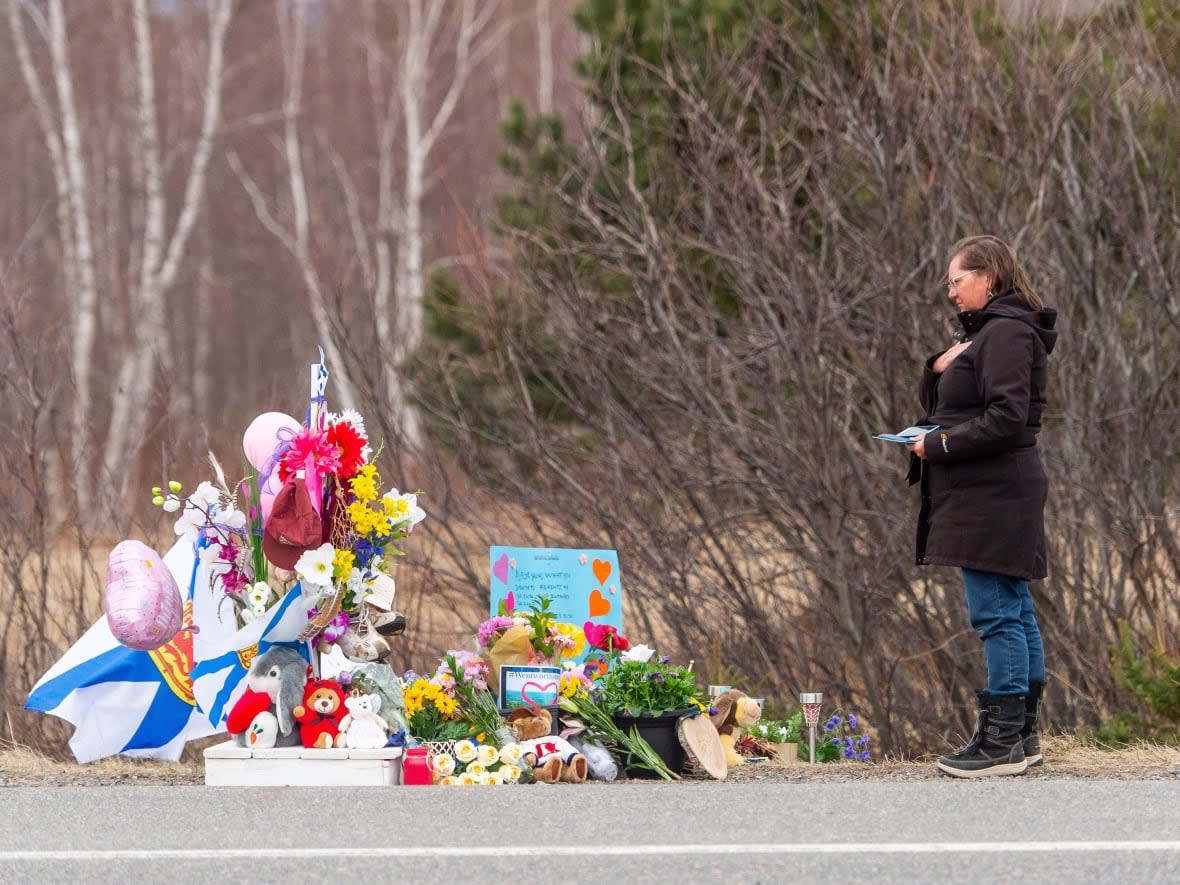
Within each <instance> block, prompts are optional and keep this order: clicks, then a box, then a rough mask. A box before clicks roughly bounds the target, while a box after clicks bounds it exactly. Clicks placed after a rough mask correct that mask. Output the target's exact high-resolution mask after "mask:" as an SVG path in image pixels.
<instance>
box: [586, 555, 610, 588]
mask: <svg viewBox="0 0 1180 885" xmlns="http://www.w3.org/2000/svg"><path fill="white" fill-rule="evenodd" d="M590 568H591V569H592V570H593V572H594V577H595V578H597V579H598V583H599V584H605V583H606V579H607V578H609V577H610V563H609V562H607V561H606V560H605V559H596V560H594V564H593V565H592V566H591V567H590Z"/></svg>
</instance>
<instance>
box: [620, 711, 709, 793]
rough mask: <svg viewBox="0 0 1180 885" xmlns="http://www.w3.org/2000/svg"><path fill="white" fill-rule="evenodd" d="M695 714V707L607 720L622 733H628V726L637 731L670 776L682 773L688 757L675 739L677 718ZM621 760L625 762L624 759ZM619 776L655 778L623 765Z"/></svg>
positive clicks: (652, 773)
mask: <svg viewBox="0 0 1180 885" xmlns="http://www.w3.org/2000/svg"><path fill="white" fill-rule="evenodd" d="M695 712H697V710H696V708H695V707H687V708H685V709H683V710H672V711H671V712H669V713H662V714H661V715H659V716H651V715H648V714H643V715H640V716H630V715H628V714H626V713H615V714H614V715H613V716H611V719H613V720H614V723H615V725H617V726H618V727H619V729H620V730H621V731H622V732H623V733H624V734H630V733H631V727H632V726H635V727H636V728H638V729H639V736H640V737H641V738H643V739H644V740H645V741H647V742H648V743H649V744H651V748H652V749H653V750H655V752H656V755H657V756H659V757H660V759H662V760H663V762H664V764H665V765H667V766H668V770H669V771H671V772H672V773H674V774H680V773H682V772H683V771H684V764H685V762H686V761H687V760H688V757H687V755H686V754H685V752H684V747H682V746H681V745H680V739H679V738H678V737H677V736H676V723H677V722H678V721H680V717H681V716H687V715H689V714H691V713H695ZM622 761H623V762H626V761H627V760H625V759H624V760H622ZM623 774H624V775H626V776H627V777H635V778H658V777H659V775H658V774H656V773H655V772H654V771H652V770H651V769H648V768H641V767H639V766H636V765H627V766H626V767H625V768H624V769H623Z"/></svg>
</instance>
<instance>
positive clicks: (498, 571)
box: [492, 553, 508, 584]
mask: <svg viewBox="0 0 1180 885" xmlns="http://www.w3.org/2000/svg"><path fill="white" fill-rule="evenodd" d="M492 574H493V575H495V576H496V577H497V578H499V579H500V583H501V584H507V583H508V554H507V553H501V554H500V558H499V559H497V560H496V561H495V562H494V563H493V564H492Z"/></svg>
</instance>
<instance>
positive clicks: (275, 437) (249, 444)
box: [242, 412, 303, 470]
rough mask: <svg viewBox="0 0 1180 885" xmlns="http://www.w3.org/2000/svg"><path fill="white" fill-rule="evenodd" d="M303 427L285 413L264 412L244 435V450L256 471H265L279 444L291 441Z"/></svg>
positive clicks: (251, 423) (252, 422)
mask: <svg viewBox="0 0 1180 885" xmlns="http://www.w3.org/2000/svg"><path fill="white" fill-rule="evenodd" d="M302 426H303V425H302V424H301V423H300V422H298V421H296V420H295V419H294V418H292V417H291V416H290V415H287V414H284V413H283V412H263V413H262V414H261V415H259V416H258V417H257V418H255V419H254V420H253V421H251V422H250V426H249V427H247V428H246V432H245V433H244V434H242V450H243V451H244V452H245V453H246V460H247V461H249V462H250V465H251V466H252V467H253V468H254V469H255V470H263V469H265V468H266V466H267V464H268V462H269V461H270V456H271V455H273V454H274V451H275V449H276V448H278V446H279V443H281V442H283V441H284V440H288V439H290V438H291V437H292V436H293V435H294V434H295V433H296V432H298V430H299V428H301V427H302Z"/></svg>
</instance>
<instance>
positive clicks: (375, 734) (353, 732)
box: [336, 694, 389, 750]
mask: <svg viewBox="0 0 1180 885" xmlns="http://www.w3.org/2000/svg"><path fill="white" fill-rule="evenodd" d="M344 706H346V707H347V708H348V713H346V714H345V716H344V718H343V719H342V720H341V721H340V737H339V738H337V740H336V746H338V747H350V748H352V749H356V750H379V749H381V748H382V747H384V746H385V744H386V742H387V741H388V740H389V723H388V722H386V721H385V719H384V718H383V717H382V716H381V713H380V710H381V696H380V695H377V694H354V695H351V696H349V697H347V698H345V699H344Z"/></svg>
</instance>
